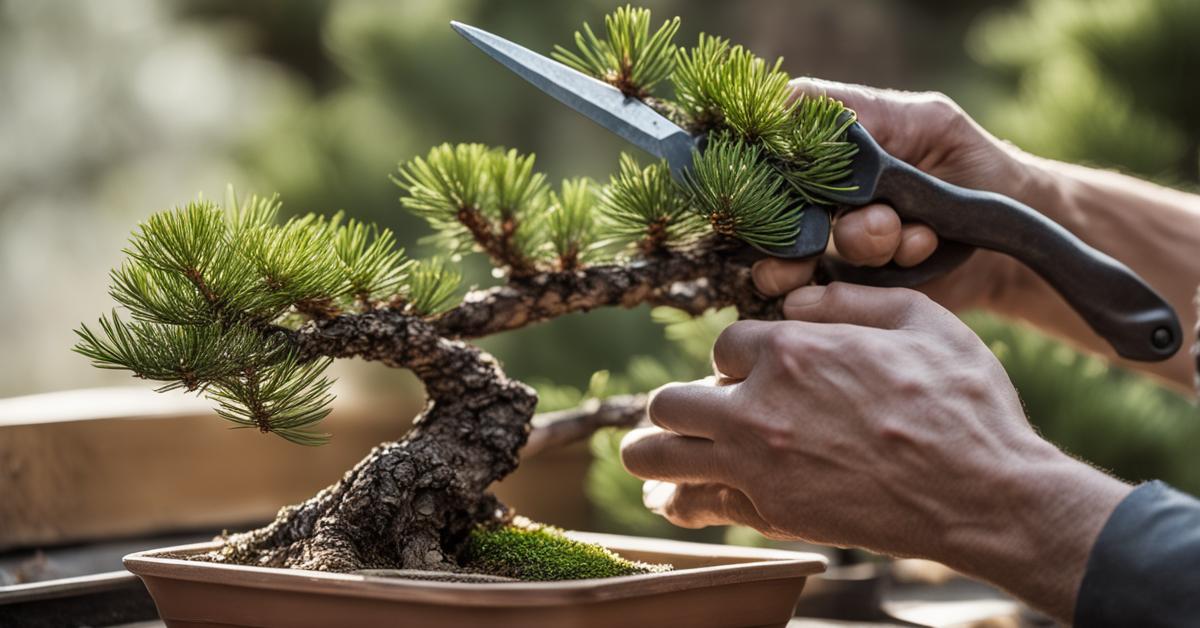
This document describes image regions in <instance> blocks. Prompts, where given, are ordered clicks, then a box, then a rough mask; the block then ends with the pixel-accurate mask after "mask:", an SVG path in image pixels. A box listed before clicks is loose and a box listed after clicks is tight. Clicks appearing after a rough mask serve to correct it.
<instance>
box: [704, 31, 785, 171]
mask: <svg viewBox="0 0 1200 628" xmlns="http://www.w3.org/2000/svg"><path fill="white" fill-rule="evenodd" d="M782 65H783V58H782V57H781V58H779V59H776V60H775V63H774V65H768V64H767V62H766V60H764V59H761V58H759V57H757V56H755V55H754V53H752V52H750V51H749V50H747V49H745V48H743V47H741V46H734V47H733V48H731V49H730V50H729V53H728V54H727V55H726V57H725V59H723V60H722V61H721V62H720V63H719V64H718V65H717V66H716V67H717V71H718V74H717V77H718V78H717V81H716V83H715V84H714V85H713V89H712V97H713V100H714V101H715V102H716V105H717V108H718V109H720V111H721V115H722V117H723V119H724V121H725V126H726V127H728V128H729V129H730V130H732V131H733V132H734V133H737V134H738V135H739V136H741V138H742V139H744V140H746V141H748V142H756V143H761V144H762V145H763V146H764V147H766V148H767V149H768V150H770V151H771V152H773V153H784V152H786V151H787V149H788V139H789V137H788V136H789V132H790V130H791V126H792V125H793V124H794V123H795V122H796V119H795V118H794V117H793V116H792V110H793V109H794V108H795V104H794V103H789V102H788V100H789V99H790V98H791V95H792V89H791V87H789V86H788V80H789V79H788V75H787V73H786V72H784V71H782V70H780V69H779V68H780V66H782Z"/></svg>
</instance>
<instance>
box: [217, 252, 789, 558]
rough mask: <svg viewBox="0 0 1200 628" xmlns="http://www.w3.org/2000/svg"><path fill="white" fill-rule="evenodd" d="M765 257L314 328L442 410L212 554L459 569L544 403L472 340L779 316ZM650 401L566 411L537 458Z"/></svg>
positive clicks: (646, 265)
mask: <svg viewBox="0 0 1200 628" xmlns="http://www.w3.org/2000/svg"><path fill="white" fill-rule="evenodd" d="M751 261H752V260H751V259H749V258H744V257H741V256H739V255H738V254H736V253H731V251H730V250H729V249H722V248H714V247H707V248H704V249H700V250H693V251H687V252H670V253H666V254H662V255H660V256H658V257H656V258H654V259H650V260H641V261H638V262H635V263H632V264H629V265H602V266H593V267H589V268H585V269H582V270H577V271H562V272H548V273H541V274H538V275H535V276H532V277H522V278H512V279H510V281H509V282H508V283H507V284H506V285H503V286H500V287H497V288H492V289H488V290H482V291H476V292H473V293H472V294H470V295H468V296H467V297H466V299H464V302H463V303H462V304H461V305H459V306H457V307H456V308H454V309H452V310H450V311H449V312H447V313H446V314H444V315H442V316H440V317H438V318H436V319H433V320H424V319H421V318H418V317H415V316H410V315H407V314H404V313H401V312H398V311H396V310H392V309H377V310H372V311H368V312H364V313H360V314H352V315H344V316H339V317H336V318H331V319H325V320H314V321H312V322H310V323H309V324H308V325H306V326H305V327H303V328H302V329H300V330H299V331H297V332H294V333H292V334H291V340H292V341H293V342H294V343H295V346H296V347H297V349H298V350H299V351H300V353H301V355H303V356H304V357H307V358H315V357H319V356H330V357H360V358H364V359H367V360H375V361H379V362H382V363H384V364H387V365H388V366H393V367H398V368H408V369H411V370H412V371H413V372H414V373H415V374H416V375H417V376H418V377H419V378H420V379H421V380H422V381H423V382H424V384H425V388H426V392H427V397H428V402H427V405H426V407H425V409H424V411H423V412H422V413H421V415H420V416H419V417H418V418H417V421H416V423H415V425H414V427H413V429H412V430H411V431H410V432H409V433H408V434H407V435H406V436H405V437H404V438H403V439H402V440H400V441H395V442H388V443H384V444H382V445H379V446H378V447H376V448H375V449H373V450H372V451H371V453H370V454H368V455H367V457H366V458H364V459H363V460H362V461H361V462H359V463H358V465H356V466H355V467H354V468H353V469H351V470H350V471H349V472H347V473H346V475H345V476H344V477H343V478H342V479H341V480H340V481H338V482H337V483H336V484H334V485H332V486H330V487H328V488H326V489H325V490H323V491H321V492H320V493H319V494H317V495H316V496H315V497H313V498H312V499H310V500H308V501H306V502H304V503H302V504H298V505H295V506H289V507H286V508H284V509H282V510H281V511H280V512H279V514H278V516H277V517H276V519H275V521H274V522H272V523H271V524H269V525H267V526H265V527H263V528H260V529H258V530H253V531H250V532H246V533H242V534H232V535H227V536H226V537H225V538H224V541H225V543H224V545H223V546H222V548H221V549H220V550H217V551H215V552H213V553H212V554H209V555H207V556H205V557H203V558H204V559H206V560H214V561H230V562H236V563H240V564H253V565H262V566H273V567H292V568H299V569H317V570H327V571H355V570H359V569H418V570H426V571H430V570H433V571H437V570H443V571H445V570H453V569H454V568H455V560H454V556H455V554H456V551H457V549H458V547H459V545H460V543H461V541H462V540H463V539H464V538H465V536H466V534H467V533H468V532H469V531H470V530H471V528H472V527H473V526H475V525H477V524H479V523H481V522H485V521H494V520H502V519H504V518H506V517H507V516H508V513H507V510H506V509H505V507H504V506H503V505H502V504H500V503H499V502H498V501H497V500H496V499H495V498H494V497H493V496H492V495H491V494H489V493H487V487H488V486H489V485H491V484H492V483H493V482H495V481H497V480H500V479H502V478H503V477H505V476H506V475H508V473H510V472H511V471H512V470H513V469H515V468H516V466H517V461H518V455H519V452H521V450H522V447H524V446H525V445H526V441H527V438H528V436H529V433H530V429H531V428H530V420H531V418H532V417H533V412H534V408H535V406H536V405H537V397H536V395H535V393H534V392H533V390H532V389H530V388H529V387H528V386H525V385H524V384H522V383H520V382H516V381H513V380H510V379H508V377H507V376H506V375H505V374H504V372H503V370H502V369H501V368H500V366H499V364H497V362H496V360H495V359H494V358H492V357H491V356H490V355H488V354H486V353H484V352H482V351H480V350H479V349H478V348H476V347H474V346H471V345H469V344H466V343H465V342H464V341H463V339H467V338H478V337H482V336H487V335H490V334H494V333H499V332H502V331H506V330H511V329H517V328H519V327H523V326H525V325H529V324H532V323H536V322H539V321H544V320H548V319H550V318H554V317H557V316H561V315H564V314H568V313H571V312H579V311H587V310H590V309H593V308H597V307H603V306H614V305H619V306H622V307H633V306H636V305H640V304H642V303H649V304H656V305H671V306H674V307H678V308H681V309H684V310H686V311H687V312H690V313H692V314H700V313H702V312H704V311H705V310H708V309H711V308H720V307H726V306H730V305H733V306H737V307H738V309H739V311H740V312H741V313H742V315H743V316H748V317H754V318H777V317H778V312H779V306H778V303H777V302H775V301H771V300H764V299H761V298H760V297H758V296H756V295H755V293H754V291H753V289H752V288H751V286H752V285H753V284H752V282H751V278H750V263H751ZM644 403H645V400H644V398H640V397H636V396H635V397H634V398H630V399H620V400H615V401H610V402H608V403H607V404H606V403H597V404H596V405H595V407H593V408H590V409H584V410H582V411H577V412H573V413H567V414H560V415H559V416H557V417H551V418H557V419H558V421H557V422H551V423H550V424H549V426H547V427H544V428H543V430H544V431H543V432H541V433H540V434H539V435H538V437H537V438H535V439H534V441H533V442H532V443H530V447H529V448H527V449H526V451H525V452H524V453H525V455H532V454H533V453H536V452H538V451H541V450H543V449H545V448H547V447H550V446H553V445H555V444H560V443H565V442H569V441H571V440H576V439H578V438H582V437H584V436H585V435H586V434H590V433H591V431H594V429H596V428H597V427H601V426H604V425H610V424H619V425H630V424H632V423H636V421H637V419H638V418H639V417H640V415H641V414H642V412H643V408H644Z"/></svg>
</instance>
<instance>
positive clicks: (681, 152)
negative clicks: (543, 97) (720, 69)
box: [450, 22, 695, 175]
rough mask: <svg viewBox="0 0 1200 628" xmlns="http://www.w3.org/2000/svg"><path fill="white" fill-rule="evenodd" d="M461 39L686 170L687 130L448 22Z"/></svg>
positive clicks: (543, 60)
mask: <svg viewBox="0 0 1200 628" xmlns="http://www.w3.org/2000/svg"><path fill="white" fill-rule="evenodd" d="M450 26H452V27H453V28H454V30H455V31H458V34H460V35H462V36H463V37H465V38H466V39H467V41H469V42H471V43H472V44H475V46H476V47H478V48H479V49H480V50H482V51H484V52H485V53H487V55H488V56H489V57H491V58H493V59H495V60H496V61H499V62H500V63H501V64H502V65H504V67H506V68H508V69H509V70H512V71H513V72H515V73H516V74H517V75H518V76H520V77H521V78H523V79H525V80H526V81H529V82H530V83H533V85H534V86H535V87H537V88H538V89H540V90H542V91H543V92H546V93H547V94H550V95H551V96H553V97H554V98H556V99H557V100H558V101H559V102H562V103H563V104H565V105H567V106H568V107H570V108H572V109H574V110H575V111H578V112H579V113H582V114H583V115H585V116H587V117H588V118H591V119H592V120H593V121H594V122H597V123H599V124H600V125H601V126H603V127H604V128H606V129H608V130H609V131H612V132H613V133H616V134H617V135H619V136H621V137H622V138H624V139H625V140H626V141H628V142H630V143H631V144H633V145H635V146H637V147H638V148H641V149H642V150H644V151H646V152H648V153H650V154H651V155H654V156H656V157H660V158H662V159H666V160H667V163H668V164H669V165H670V167H671V171H672V172H673V173H675V174H676V175H679V174H681V173H682V172H683V171H684V170H687V169H689V168H691V164H692V149H693V147H694V146H695V140H694V139H693V138H692V136H691V135H690V134H688V132H687V131H684V130H683V129H681V128H680V127H679V126H678V125H676V124H675V123H674V122H671V121H670V120H668V119H666V118H665V117H663V116H662V115H659V113H658V112H657V111H655V110H654V109H651V108H650V107H649V106H647V105H646V104H645V103H643V102H641V101H640V100H638V99H636V98H630V97H628V96H626V95H625V94H622V93H621V90H619V89H617V88H615V87H613V86H611V85H609V84H607V83H604V82H602V81H598V80H596V79H594V78H592V77H590V76H587V75H586V74H583V73H581V72H577V71H575V70H573V69H571V68H569V67H567V66H565V65H563V64H561V63H559V62H557V61H555V60H553V59H550V58H547V57H544V56H542V55H540V54H538V53H536V52H533V51H532V50H529V49H528V48H525V47H522V46H519V45H517V44H514V43H513V42H511V41H508V40H507V39H504V38H503V37H499V36H497V35H493V34H491V33H489V32H487V31H485V30H482V29H479V28H475V27H474V26H469V25H467V24H463V23H462V22H450Z"/></svg>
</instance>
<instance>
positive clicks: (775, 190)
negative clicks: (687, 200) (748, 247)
mask: <svg viewBox="0 0 1200 628" xmlns="http://www.w3.org/2000/svg"><path fill="white" fill-rule="evenodd" d="M687 187H688V189H689V190H690V192H691V197H692V206H693V208H694V209H695V210H696V211H697V212H699V213H700V215H701V216H703V217H704V218H705V219H706V220H708V224H709V225H710V226H711V227H712V229H713V231H715V232H717V233H719V234H723V235H727V236H736V237H738V238H741V239H742V240H745V241H746V242H749V243H751V244H753V245H755V246H758V247H762V248H771V247H783V246H787V245H789V244H791V243H792V242H793V241H794V240H795V238H796V234H798V233H799V232H800V224H799V218H800V211H801V206H800V205H799V204H798V203H796V202H795V201H793V200H792V199H791V198H790V196H789V195H788V193H787V190H786V184H785V182H784V180H783V179H782V178H781V177H780V176H779V175H778V174H777V172H776V170H775V168H774V167H772V166H771V165H770V164H768V163H767V162H766V161H764V160H763V159H762V151H761V149H759V148H757V147H756V146H753V145H750V144H747V143H745V142H743V141H741V140H737V139H727V138H714V139H713V140H711V141H710V142H709V145H708V149H707V150H705V151H704V152H703V153H701V154H700V155H698V157H697V159H696V162H695V164H694V168H693V170H692V171H691V172H689V173H688V176H687Z"/></svg>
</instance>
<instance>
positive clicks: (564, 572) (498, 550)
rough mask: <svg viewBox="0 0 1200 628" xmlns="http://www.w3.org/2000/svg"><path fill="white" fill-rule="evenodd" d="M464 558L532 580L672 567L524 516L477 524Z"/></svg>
mask: <svg viewBox="0 0 1200 628" xmlns="http://www.w3.org/2000/svg"><path fill="white" fill-rule="evenodd" d="M462 562H463V565H464V566H466V568H467V569H470V570H473V571H477V572H482V573H486V574H491V575H496V576H506V577H509V578H517V579H520V580H532V581H550V580H582V579H586V578H612V577H615V576H629V575H634V574H643V573H655V572H662V571H668V570H670V568H671V566H670V565H651V564H647V563H640V562H635V561H631V560H628V559H625V558H622V557H621V556H618V555H617V554H616V553H615V552H613V551H612V550H609V549H607V548H605V547H601V546H600V545H595V544H593V543H584V542H582V541H576V540H574V539H571V538H569V537H567V536H566V535H564V534H563V532H562V530H559V529H558V528H554V527H551V526H546V525H541V524H536V523H532V522H529V521H527V520H523V519H520V518H518V519H517V520H516V521H514V523H513V524H510V525H505V526H499V527H479V528H476V529H475V530H473V531H472V532H471V535H470V537H469V538H468V540H467V543H466V546H465V548H464V550H463V561H462Z"/></svg>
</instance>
